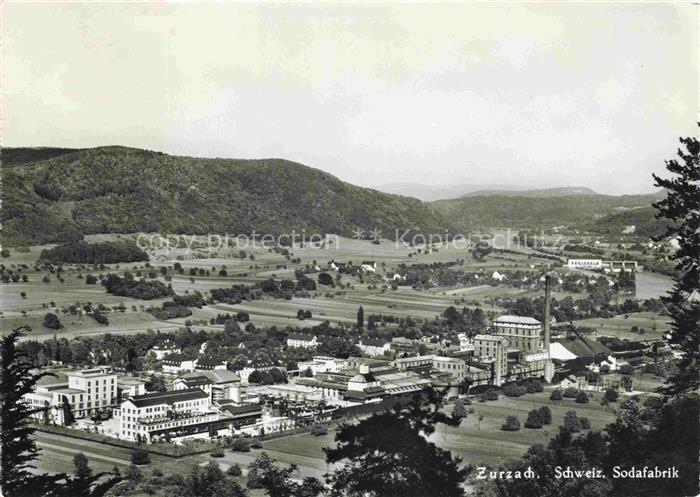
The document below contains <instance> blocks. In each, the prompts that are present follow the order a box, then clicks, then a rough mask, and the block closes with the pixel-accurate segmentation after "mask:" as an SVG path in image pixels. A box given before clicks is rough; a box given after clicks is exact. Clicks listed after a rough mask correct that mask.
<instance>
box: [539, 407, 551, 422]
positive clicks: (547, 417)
mask: <svg viewBox="0 0 700 497" xmlns="http://www.w3.org/2000/svg"><path fill="white" fill-rule="evenodd" d="M540 416H542V424H544V425H549V424H552V410H551V409H550V408H549V407H547V406H542V407H540Z"/></svg>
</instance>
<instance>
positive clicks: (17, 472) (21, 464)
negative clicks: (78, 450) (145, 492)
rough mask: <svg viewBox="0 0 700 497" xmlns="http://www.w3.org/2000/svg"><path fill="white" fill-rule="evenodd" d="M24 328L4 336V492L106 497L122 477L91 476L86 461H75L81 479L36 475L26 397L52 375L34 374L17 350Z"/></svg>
mask: <svg viewBox="0 0 700 497" xmlns="http://www.w3.org/2000/svg"><path fill="white" fill-rule="evenodd" d="M22 331H23V329H22V328H17V329H14V330H12V332H11V333H9V334H8V335H6V336H4V337H2V340H1V342H0V343H1V345H0V347H1V357H0V359H1V360H2V362H1V363H0V380H1V382H0V414H1V419H2V432H1V435H0V490H1V491H2V492H1V493H2V495H7V496H12V497H36V496H43V497H102V496H104V495H105V494H106V493H107V492H108V491H109V490H110V489H111V488H112V487H113V486H114V485H116V484H117V483H118V482H119V481H120V480H121V478H119V477H116V476H114V477H111V478H108V479H107V480H105V481H101V480H102V478H103V477H104V476H106V475H108V473H97V474H92V471H91V470H90V469H89V467H88V465H87V459H86V458H84V457H77V458H76V460H75V466H76V477H75V478H74V477H71V476H69V475H66V474H57V475H47V474H39V475H37V474H32V473H31V472H30V471H29V470H30V469H32V468H35V466H34V465H33V462H34V460H36V458H37V456H38V449H37V447H36V443H35V442H34V440H33V439H32V435H33V434H34V432H35V429H34V428H33V427H32V426H31V425H30V424H29V420H30V415H31V414H32V410H31V409H30V408H29V407H28V406H27V405H26V404H25V403H24V402H22V396H23V395H24V394H26V393H29V392H31V391H32V390H33V389H34V386H35V385H36V383H37V381H38V380H40V379H41V378H43V377H44V376H49V374H48V373H39V372H35V368H34V365H33V364H31V363H30V362H29V361H28V360H27V356H26V354H25V353H24V352H22V351H19V350H17V347H16V346H17V340H18V339H19V337H20V335H21V334H22Z"/></svg>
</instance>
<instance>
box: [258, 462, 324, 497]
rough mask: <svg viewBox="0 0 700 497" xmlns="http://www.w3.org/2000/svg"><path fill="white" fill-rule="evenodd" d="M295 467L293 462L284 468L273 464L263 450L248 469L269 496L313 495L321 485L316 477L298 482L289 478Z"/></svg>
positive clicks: (310, 496) (293, 496) (311, 496)
mask: <svg viewBox="0 0 700 497" xmlns="http://www.w3.org/2000/svg"><path fill="white" fill-rule="evenodd" d="M296 469H297V466H296V465H295V464H291V465H289V466H287V467H286V468H281V467H278V466H277V465H275V461H274V460H273V459H272V458H271V457H270V456H268V455H267V453H265V452H263V453H262V454H260V455H259V456H258V457H257V458H256V459H255V460H254V461H253V462H252V463H251V465H250V471H251V472H253V473H254V474H255V476H256V477H257V483H258V484H259V485H260V488H264V489H265V491H266V492H267V495H269V497H295V496H302V495H303V496H304V497H306V496H308V497H315V496H317V495H318V494H319V493H320V492H321V490H323V486H322V485H321V482H319V481H318V480H317V479H316V478H305V479H304V481H303V482H302V483H301V484H299V483H296V482H294V481H293V480H292V479H291V475H292V473H294V472H295V471H296ZM314 490H315V491H314Z"/></svg>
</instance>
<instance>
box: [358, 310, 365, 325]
mask: <svg viewBox="0 0 700 497" xmlns="http://www.w3.org/2000/svg"><path fill="white" fill-rule="evenodd" d="M364 327H365V310H364V309H363V308H362V306H360V308H359V309H357V329H358V330H361V329H362V328H364Z"/></svg>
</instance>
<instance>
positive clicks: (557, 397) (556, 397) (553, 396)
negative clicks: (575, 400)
mask: <svg viewBox="0 0 700 497" xmlns="http://www.w3.org/2000/svg"><path fill="white" fill-rule="evenodd" d="M561 399H562V395H561V390H559V389H558V388H557V389H556V390H554V391H553V392H552V393H551V395H550V396H549V400H561Z"/></svg>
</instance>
